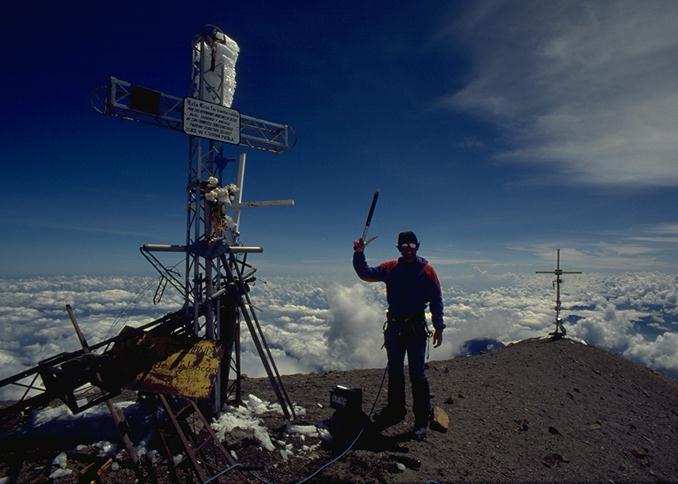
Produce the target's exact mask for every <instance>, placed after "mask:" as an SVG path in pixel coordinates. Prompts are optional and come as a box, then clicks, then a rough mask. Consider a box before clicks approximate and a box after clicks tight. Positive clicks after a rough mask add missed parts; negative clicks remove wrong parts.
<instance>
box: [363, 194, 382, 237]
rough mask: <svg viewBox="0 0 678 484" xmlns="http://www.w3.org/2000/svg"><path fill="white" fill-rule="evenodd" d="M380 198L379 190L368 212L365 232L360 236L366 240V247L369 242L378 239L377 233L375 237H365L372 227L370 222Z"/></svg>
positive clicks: (373, 196)
mask: <svg viewBox="0 0 678 484" xmlns="http://www.w3.org/2000/svg"><path fill="white" fill-rule="evenodd" d="M378 198H379V190H377V191H375V192H374V195H372V203H371V204H370V211H369V212H368V213H367V220H366V221H365V227H364V228H363V234H362V235H361V236H360V238H361V239H362V240H364V241H365V247H367V244H369V243H370V242H372V241H373V240H374V239H376V238H377V237H378V236H377V235H375V236H374V237H372V238H370V239H367V240H366V239H365V237H367V231H368V229H369V228H370V223H372V216H373V215H374V209H375V208H376V206H377V199H378Z"/></svg>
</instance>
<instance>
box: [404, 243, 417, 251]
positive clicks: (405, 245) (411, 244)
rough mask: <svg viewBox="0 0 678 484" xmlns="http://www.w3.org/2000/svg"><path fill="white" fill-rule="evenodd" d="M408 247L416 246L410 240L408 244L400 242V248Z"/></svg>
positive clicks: (414, 247) (413, 247)
mask: <svg viewBox="0 0 678 484" xmlns="http://www.w3.org/2000/svg"><path fill="white" fill-rule="evenodd" d="M408 247H409V248H410V249H416V248H417V244H415V243H414V242H410V243H409V244H400V248H401V249H407V248H408Z"/></svg>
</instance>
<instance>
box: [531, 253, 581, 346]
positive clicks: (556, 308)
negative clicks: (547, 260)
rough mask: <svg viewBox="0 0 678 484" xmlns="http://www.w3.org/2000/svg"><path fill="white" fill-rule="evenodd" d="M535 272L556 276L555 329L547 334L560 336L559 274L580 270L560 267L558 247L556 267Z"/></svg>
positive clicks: (554, 282)
mask: <svg viewBox="0 0 678 484" xmlns="http://www.w3.org/2000/svg"><path fill="white" fill-rule="evenodd" d="M536 274H554V275H555V276H556V278H555V279H554V280H553V288H554V289H555V290H556V305H555V307H554V309H555V311H556V316H555V317H556V319H555V326H556V329H555V331H554V332H553V333H549V336H552V337H553V338H562V337H563V336H565V334H566V331H565V326H563V321H562V319H561V318H560V311H561V310H562V301H561V300H560V285H561V284H562V283H563V280H562V278H561V277H560V276H562V275H563V274H581V272H580V271H564V270H562V269H561V268H560V249H556V268H555V269H554V270H552V271H536Z"/></svg>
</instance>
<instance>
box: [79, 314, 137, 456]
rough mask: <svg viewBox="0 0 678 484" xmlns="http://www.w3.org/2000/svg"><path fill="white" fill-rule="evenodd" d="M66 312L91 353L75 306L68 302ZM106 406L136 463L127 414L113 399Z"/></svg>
mask: <svg viewBox="0 0 678 484" xmlns="http://www.w3.org/2000/svg"><path fill="white" fill-rule="evenodd" d="M66 312H68V317H69V318H70V320H71V323H72V324H73V328H75V334H77V335H78V340H79V341H80V344H81V345H82V349H83V352H84V353H89V352H90V349H89V345H88V344H87V340H86V339H85V335H84V334H82V331H81V330H80V326H79V325H78V322H77V320H76V319H75V313H74V312H73V308H71V305H70V304H66ZM96 377H97V379H99V380H101V376H100V375H99V373H97V374H96ZM106 406H107V407H108V411H109V412H110V413H111V417H113V422H115V428H116V429H118V433H119V434H120V440H122V443H123V444H124V445H125V448H126V449H127V453H128V454H129V456H130V459H132V462H134V463H135V464H136V463H138V462H139V456H138V455H137V451H136V449H135V448H134V444H133V443H132V439H130V437H129V427H128V425H127V421H126V420H125V414H124V413H122V412H121V411H120V409H119V408H118V407H116V406H115V405H114V404H113V401H112V400H106Z"/></svg>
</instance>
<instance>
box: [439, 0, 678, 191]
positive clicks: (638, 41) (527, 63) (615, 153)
mask: <svg viewBox="0 0 678 484" xmlns="http://www.w3.org/2000/svg"><path fill="white" fill-rule="evenodd" d="M472 5H473V6H472V7H469V8H468V9H467V11H466V13H465V14H464V15H462V17H461V18H460V19H456V20H455V21H454V22H453V23H452V24H451V26H450V27H449V28H448V29H446V30H445V32H444V33H443V35H451V36H452V37H453V38H454V39H455V42H459V43H461V45H463V46H464V47H465V48H466V49H467V50H468V52H469V53H470V55H471V62H472V65H473V76H472V78H471V79H470V81H469V82H468V83H467V84H466V85H465V87H463V88H462V89H461V90H459V91H457V92H455V93H452V94H450V95H448V96H446V97H444V98H443V99H442V100H441V104H442V105H445V106H449V107H452V108H454V109H456V110H460V111H463V112H470V113H474V114H477V115H479V116H481V117H482V118H484V119H488V120H490V121H492V122H495V123H497V124H498V126H499V127H500V128H501V129H502V130H503V135H502V137H503V138H505V139H506V140H507V141H508V143H509V145H510V148H508V150H507V151H505V152H504V153H503V154H501V155H500V157H501V158H505V159H508V160H512V161H517V162H525V163H533V164H542V165H543V164H556V165H557V167H558V169H559V173H560V175H561V176H560V177H559V179H560V180H563V179H566V180H568V181H570V182H574V183H587V184H603V185H626V186H675V185H678V170H676V166H677V165H678V143H677V138H676V133H677V132H678V115H677V113H678V63H677V62H676V59H677V58H678V29H677V28H676V18H678V2H675V1H672V0H664V1H661V0H654V1H644V2H638V1H634V0H627V1H605V0H602V1H596V2H569V1H565V0H554V1H549V2H544V1H538V0H532V1H520V2H518V1H503V0H502V1H486V2H480V3H474V4H472Z"/></svg>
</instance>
